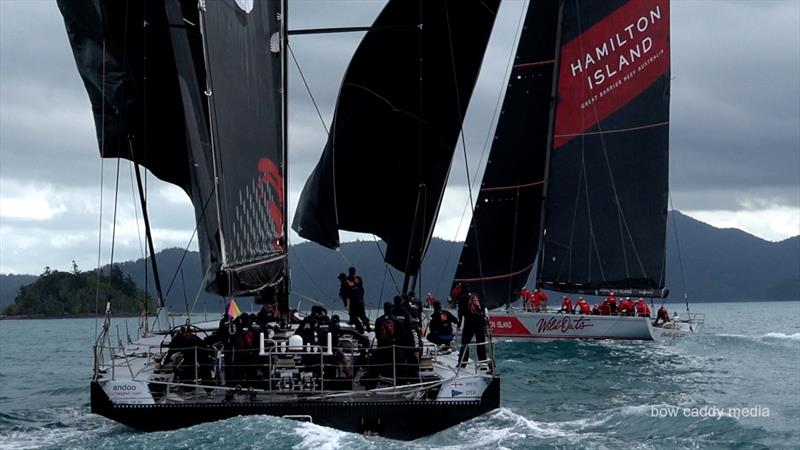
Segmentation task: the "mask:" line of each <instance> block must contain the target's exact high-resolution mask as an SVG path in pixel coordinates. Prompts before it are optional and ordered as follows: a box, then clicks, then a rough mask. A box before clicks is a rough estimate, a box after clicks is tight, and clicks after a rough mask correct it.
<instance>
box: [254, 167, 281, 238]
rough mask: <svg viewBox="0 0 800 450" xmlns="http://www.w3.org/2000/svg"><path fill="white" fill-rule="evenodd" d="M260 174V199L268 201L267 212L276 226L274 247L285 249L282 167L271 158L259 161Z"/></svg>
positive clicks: (258, 183)
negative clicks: (283, 240) (283, 239)
mask: <svg viewBox="0 0 800 450" xmlns="http://www.w3.org/2000/svg"><path fill="white" fill-rule="evenodd" d="M258 172H259V173H260V174H261V175H260V176H259V178H258V182H257V185H258V187H259V189H260V191H261V192H260V193H259V198H260V199H262V200H263V199H266V203H267V212H268V214H269V217H270V218H271V219H272V221H273V224H274V227H275V228H274V230H273V236H274V237H275V241H274V242H273V244H274V247H275V248H277V249H278V250H282V249H283V242H282V238H283V222H284V218H283V206H284V201H285V196H284V186H283V182H284V180H283V175H282V173H281V170H280V167H278V165H277V164H275V162H273V161H272V160H271V159H269V158H261V159H259V160H258Z"/></svg>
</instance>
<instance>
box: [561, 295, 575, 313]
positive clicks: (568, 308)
mask: <svg viewBox="0 0 800 450" xmlns="http://www.w3.org/2000/svg"><path fill="white" fill-rule="evenodd" d="M561 312H563V313H567V314H572V312H573V310H572V300H571V299H570V298H569V297H567V296H566V295H565V296H564V301H562V302H561Z"/></svg>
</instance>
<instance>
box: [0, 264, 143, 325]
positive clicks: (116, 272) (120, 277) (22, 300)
mask: <svg viewBox="0 0 800 450" xmlns="http://www.w3.org/2000/svg"><path fill="white" fill-rule="evenodd" d="M97 281H98V280H97V273H96V272H93V271H92V272H81V271H79V270H78V268H77V266H74V265H73V271H72V272H60V271H57V270H50V268H49V267H46V268H45V270H44V272H43V273H42V274H41V275H39V277H38V278H37V279H36V281H34V282H33V283H31V284H28V285H24V286H21V287H20V288H19V292H18V294H17V296H16V298H15V300H14V304H12V305H10V306H8V307H6V308H5V310H4V311H3V313H4V314H6V315H8V316H28V317H70V316H81V315H93V314H94V313H95V306H96V305H98V308H99V309H100V310H101V311H102V310H104V309H105V304H106V302H109V301H110V302H111V311H112V312H113V313H114V314H116V315H121V314H138V313H140V312H141V311H142V310H143V309H144V302H145V298H146V297H145V293H144V291H142V290H141V289H139V288H137V287H136V284H135V283H134V282H133V280H132V279H131V277H130V276H127V275H125V274H123V272H122V271H121V270H120V268H119V267H118V266H116V265H115V266H113V267H112V269H111V270H110V271H105V272H104V273H103V274H102V275H101V276H100V298H99V302H98V301H97V300H98V298H97V286H98V285H97ZM147 301H148V302H150V306H149V308H148V309H149V310H150V311H153V310H154V307H153V302H152V300H151V299H150V298H149V296H148V297H147Z"/></svg>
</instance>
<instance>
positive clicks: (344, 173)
mask: <svg viewBox="0 0 800 450" xmlns="http://www.w3.org/2000/svg"><path fill="white" fill-rule="evenodd" d="M498 5H499V0H426V1H424V2H422V1H420V2H417V1H407V0H390V1H389V2H388V4H387V5H386V6H385V7H384V9H383V11H382V12H381V13H380V15H379V16H378V18H377V19H376V20H375V23H374V24H373V26H372V29H371V30H370V31H368V32H367V33H366V35H365V37H364V39H363V40H362V42H361V44H360V45H359V47H358V49H357V50H356V53H355V55H354V57H353V59H352V60H351V62H350V65H349V67H348V69H347V72H346V74H345V78H344V80H343V83H342V86H341V89H340V91H339V98H338V102H337V105H336V110H335V114H334V119H333V124H332V126H331V131H330V135H329V139H328V142H327V144H326V146H325V149H324V151H323V154H322V157H321V159H320V161H319V163H318V164H317V166H316V168H315V169H314V172H313V173H312V175H311V176H310V178H309V179H308V181H307V182H306V185H305V187H304V189H303V193H302V195H301V197H300V201H299V204H298V207H297V212H296V215H295V218H294V222H293V225H292V226H293V228H294V229H295V230H296V231H297V232H298V234H300V236H302V237H305V238H307V239H310V240H312V241H315V242H317V243H319V244H321V245H324V246H327V247H330V248H336V247H338V245H339V233H338V231H339V230H350V231H356V232H365V233H373V234H375V235H377V236H380V237H381V238H382V239H383V240H384V241H385V242H386V244H387V250H386V255H385V259H386V262H387V263H389V264H391V265H392V266H394V267H396V268H397V269H399V270H402V271H404V272H406V273H407V274H412V275H413V274H415V273H416V272H417V270H418V268H419V265H420V260H421V258H422V255H423V254H424V252H425V249H426V247H427V244H428V242H429V240H430V237H431V233H432V230H433V225H434V222H435V220H436V216H437V213H438V210H439V205H440V202H441V197H442V194H443V190H444V185H445V181H446V178H447V175H448V172H449V170H450V164H451V160H452V157H453V152H454V149H455V147H456V142H457V138H458V135H459V132H460V131H461V123H462V121H463V119H464V115H465V113H466V110H467V105H468V103H469V100H470V97H471V94H472V90H473V87H474V85H475V81H476V79H477V76H478V72H479V69H480V65H481V62H482V60H483V54H484V51H485V49H486V46H487V44H488V40H489V35H490V32H491V29H492V25H493V23H494V19H495V14H496V11H497V8H498Z"/></svg>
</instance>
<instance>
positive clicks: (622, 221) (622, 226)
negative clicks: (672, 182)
mask: <svg viewBox="0 0 800 450" xmlns="http://www.w3.org/2000/svg"><path fill="white" fill-rule="evenodd" d="M576 8H578V11H577V14H576V18H577V21H578V30H579V31H582V30H583V25H582V23H581V20H580V17H581V15H580V6H579V5H577V4H576ZM577 40H578V46H579V48H580V51H581V53H583V40H582V39H581V37H580V35H579V36H578V39H577ZM592 112H593V113H594V116H595V123H596V126H597V129H598V132H597V135H598V136H599V137H600V145H601V147H602V149H603V158H604V161H605V163H606V169H607V171H608V175H609V181H610V185H611V192H613V194H614V205H615V206H616V209H617V219H618V221H619V232H620V241H621V242H620V244H621V249H622V257H623V260H624V262H625V274H626V277H627V278H630V270H629V265H628V254H627V253H628V252H627V251H626V248H625V247H626V245H625V243H626V239H625V233H626V232H627V235H628V239H627V241H628V242H630V245H631V249H632V250H633V253H634V256H635V257H636V261H637V262H638V264H639V268H640V270H641V271H642V274H643V276H644V278H648V277H647V272H646V270H645V268H644V264H643V263H642V259H641V257H640V255H639V251H638V249H637V246H636V242H635V241H634V239H633V234H632V233H631V230H630V227H629V226H628V222H627V220H626V218H625V213H624V211H623V210H622V203H621V202H620V198H619V194H618V192H617V185H616V182H615V181H614V173H613V169H612V167H611V161H610V159H609V156H608V148H607V146H606V141H605V131H604V130H603V129H602V126H601V125H600V116H599V114H598V112H597V104H596V103H592ZM587 201H588V192H587ZM590 220H591V218H590ZM598 256H599V255H598ZM604 278H605V277H604Z"/></svg>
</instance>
